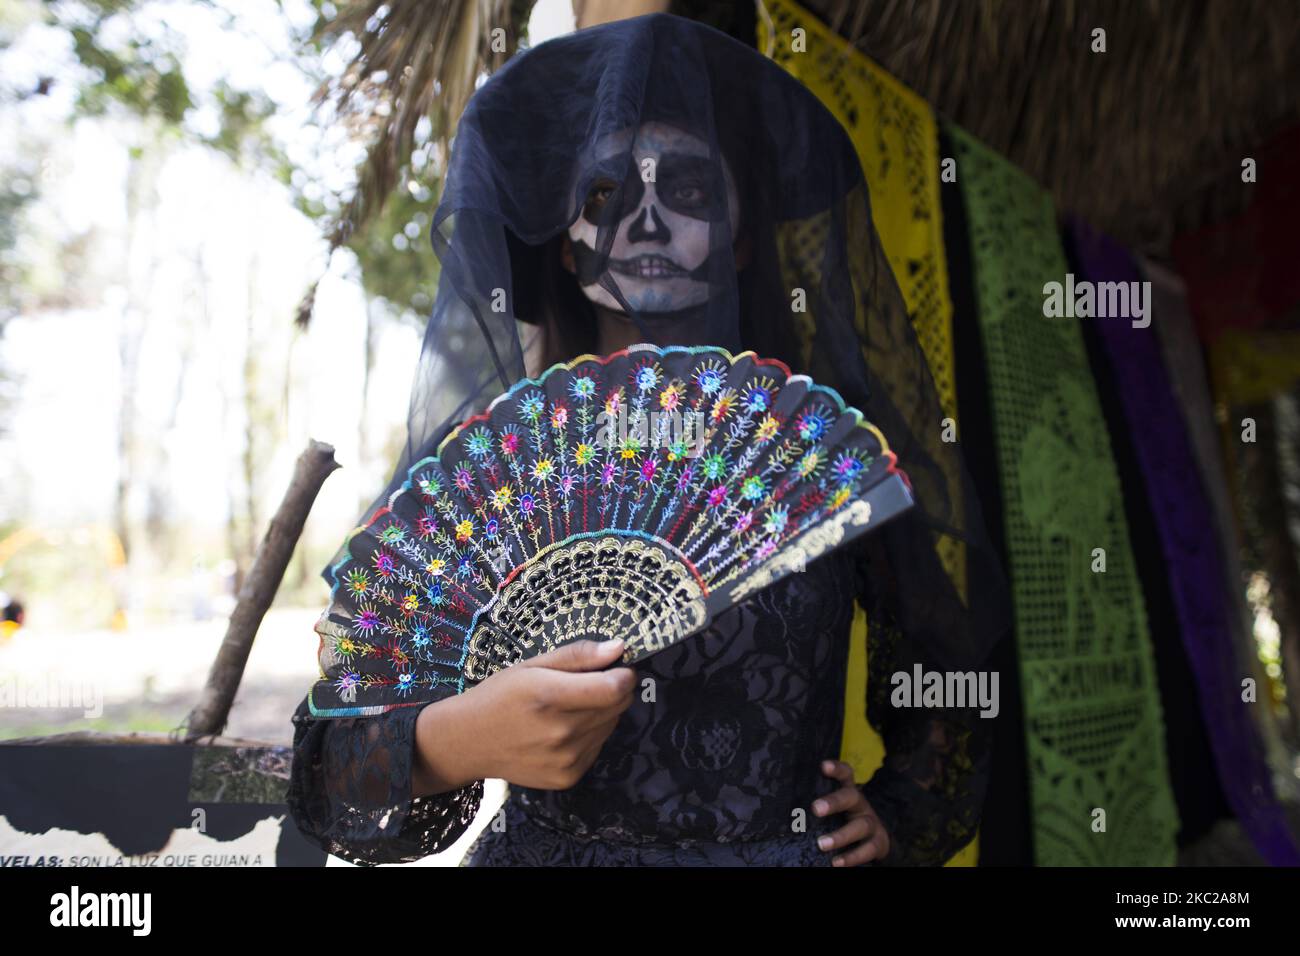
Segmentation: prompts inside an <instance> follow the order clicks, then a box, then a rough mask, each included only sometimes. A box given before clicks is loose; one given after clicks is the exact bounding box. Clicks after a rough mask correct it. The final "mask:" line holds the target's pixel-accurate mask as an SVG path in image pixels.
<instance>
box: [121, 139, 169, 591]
mask: <svg viewBox="0 0 1300 956" xmlns="http://www.w3.org/2000/svg"><path fill="white" fill-rule="evenodd" d="M160 126H161V124H160V123H159V122H158V121H157V120H154V119H151V118H146V119H145V120H144V121H143V122H142V124H141V132H140V136H139V140H138V141H137V142H138V145H137V147H136V148H135V149H134V150H132V151H131V153H130V158H129V159H128V165H127V174H126V242H125V243H124V253H123V255H124V259H125V261H124V262H123V263H122V271H121V275H122V276H124V283H125V290H124V291H125V293H126V295H125V300H124V302H123V307H122V329H121V333H122V334H121V337H120V338H119V340H118V361H119V363H120V366H121V402H120V405H119V408H118V428H117V462H118V468H117V483H116V487H115V488H114V493H113V518H112V524H113V531H114V532H115V533H116V534H117V537H118V540H119V541H120V542H121V544H122V551H123V554H124V555H125V560H126V562H127V564H128V566H129V565H130V564H131V561H132V558H133V556H134V555H135V549H134V544H135V539H134V534H133V531H132V528H131V516H130V497H131V489H132V486H133V484H134V481H135V477H136V451H137V448H136V401H137V395H138V392H139V374H140V348H141V345H142V343H143V341H144V335H145V331H146V329H147V328H148V320H149V302H148V295H149V292H150V290H151V289H152V287H153V276H154V271H155V268H156V263H157V258H156V256H154V254H153V251H152V249H151V248H150V243H151V242H152V236H153V232H152V230H149V229H143V228H141V220H142V219H143V218H144V216H145V215H146V213H147V212H148V211H150V210H151V209H153V208H154V207H155V205H156V193H155V191H154V185H155V181H156V179H157V174H158V168H159V166H160V165H161V161H162V155H161V151H162V146H161V141H160V137H159V135H158V134H159V130H160ZM141 251H143V253H144V254H147V256H148V263H149V265H148V267H147V269H146V270H145V274H144V275H140V274H139V273H138V271H137V270H136V268H135V261H136V259H137V257H138V256H139V255H140V254H141ZM128 601H129V598H128Z"/></svg>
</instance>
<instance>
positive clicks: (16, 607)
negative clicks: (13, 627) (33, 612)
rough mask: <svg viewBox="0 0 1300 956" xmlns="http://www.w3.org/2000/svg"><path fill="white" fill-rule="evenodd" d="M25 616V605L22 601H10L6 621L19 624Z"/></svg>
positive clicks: (6, 607) (5, 614) (6, 608)
mask: <svg viewBox="0 0 1300 956" xmlns="http://www.w3.org/2000/svg"><path fill="white" fill-rule="evenodd" d="M22 616H23V605H22V602H21V601H10V602H9V603H8V604H6V605H5V609H4V620H6V621H14V622H18V619H19V618H21V617H22Z"/></svg>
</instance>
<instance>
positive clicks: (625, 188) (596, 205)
mask: <svg viewBox="0 0 1300 956" xmlns="http://www.w3.org/2000/svg"><path fill="white" fill-rule="evenodd" d="M644 194H645V188H644V186H643V185H642V183H641V180H640V179H637V178H633V179H631V180H629V181H628V182H627V183H616V182H614V180H612V179H607V178H602V179H598V180H596V181H595V182H594V183H592V184H591V186H590V188H588V190H587V198H586V200H585V201H584V202H583V204H582V218H583V219H586V220H587V222H589V223H591V224H592V225H593V226H612V225H614V224H615V223H617V222H618V221H619V220H620V219H622V218H623V217H624V216H626V215H627V214H628V213H630V212H631V211H632V210H633V209H635V208H636V207H637V204H638V203H640V202H641V197H642V196H643V195H644Z"/></svg>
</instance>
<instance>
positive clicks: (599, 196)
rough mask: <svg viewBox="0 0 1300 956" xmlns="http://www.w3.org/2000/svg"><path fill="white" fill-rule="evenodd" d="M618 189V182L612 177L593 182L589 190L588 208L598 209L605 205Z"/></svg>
mask: <svg viewBox="0 0 1300 956" xmlns="http://www.w3.org/2000/svg"><path fill="white" fill-rule="evenodd" d="M617 190H618V184H617V183H615V182H614V181H613V180H612V179H601V180H597V181H596V182H594V183H592V185H591V189H589V190H587V206H588V208H591V209H598V208H599V207H601V206H603V205H604V204H605V203H606V202H607V201H608V200H609V197H610V196H612V195H614V193H615V192H616V191H617Z"/></svg>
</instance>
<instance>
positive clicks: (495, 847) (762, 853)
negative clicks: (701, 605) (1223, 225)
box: [289, 550, 991, 866]
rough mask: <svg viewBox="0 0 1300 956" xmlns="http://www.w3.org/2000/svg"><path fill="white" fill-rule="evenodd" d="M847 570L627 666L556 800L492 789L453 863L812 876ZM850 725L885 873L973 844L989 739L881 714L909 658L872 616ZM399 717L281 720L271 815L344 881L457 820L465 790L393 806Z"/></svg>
mask: <svg viewBox="0 0 1300 956" xmlns="http://www.w3.org/2000/svg"><path fill="white" fill-rule="evenodd" d="M865 567H866V565H864V563H863V562H862V561H861V560H853V559H852V558H851V557H850V556H849V555H848V554H847V553H846V552H845V551H843V550H841V551H837V552H832V553H831V554H829V555H826V556H825V557H823V558H821V559H819V560H818V561H816V562H814V563H813V564H810V565H809V566H808V569H807V570H806V571H805V572H803V573H800V574H793V575H790V576H789V577H787V578H785V579H784V580H782V581H780V582H778V583H776V584H775V585H772V586H770V587H768V588H767V589H765V590H763V591H760V592H759V593H757V594H755V595H754V596H753V597H752V598H750V599H749V600H747V601H745V602H744V603H742V604H740V605H738V606H737V607H735V608H732V609H731V610H730V611H728V612H727V613H725V614H724V615H721V616H720V617H719V618H718V619H717V620H716V621H715V623H714V624H713V626H712V627H711V628H710V629H709V630H708V631H706V632H704V633H702V634H700V635H697V636H695V637H694V638H692V639H690V640H688V641H685V642H683V643H681V644H678V645H676V646H674V647H672V648H669V649H668V650H665V651H663V652H661V653H659V654H656V655H654V656H653V657H650V658H648V659H647V660H645V661H642V662H641V663H639V664H637V665H635V669H636V671H637V673H638V688H639V693H638V695H637V698H636V700H635V701H634V703H633V704H632V706H631V707H629V708H628V710H627V711H626V712H625V713H624V714H623V716H622V718H621V719H620V721H619V723H618V725H617V727H616V728H615V730H614V732H613V733H612V734H611V736H610V737H609V739H608V740H607V741H606V743H605V746H604V748H603V749H602V751H601V753H600V756H599V757H598V758H597V760H596V761H595V763H594V764H593V765H592V766H591V768H590V769H589V771H588V772H587V774H586V775H585V776H584V777H583V778H582V780H581V781H579V783H578V784H577V785H576V786H574V787H572V788H570V789H568V790H536V789H529V788H522V787H515V786H512V787H510V792H509V796H508V798H507V802H506V805H505V807H504V808H503V813H504V818H503V819H504V824H505V825H504V826H500V825H499V824H500V822H501V821H500V820H498V821H497V824H498V825H496V826H488V827H487V828H486V829H485V830H484V831H483V832H482V834H481V835H480V836H479V838H478V839H477V841H476V842H475V844H474V845H473V846H472V847H471V849H470V851H469V853H468V854H467V855H466V858H465V861H464V865H470V866H482V865H486V866H507V865H520V864H542V865H586V866H599V865H641V866H660V865H669V866H671V865H705V866H708V865H787V866H817V865H820V866H828V865H830V860H831V857H832V856H833V855H834V854H835V853H840V852H844V851H843V850H836V851H831V852H826V851H823V850H821V849H819V848H818V847H817V842H816V841H817V837H818V835H820V834H821V833H823V832H828V831H830V830H832V829H835V828H837V827H839V826H842V825H843V823H844V822H845V821H844V818H843V817H842V815H835V816H832V817H830V818H829V819H823V818H819V817H817V816H816V815H815V814H813V813H812V810H811V804H812V802H813V800H814V799H815V798H816V797H818V796H821V795H824V794H826V793H828V792H830V791H831V790H833V789H835V787H836V786H838V784H837V783H836V782H835V781H833V780H831V779H830V778H828V777H826V776H825V775H824V774H823V773H822V772H821V769H820V762H821V761H822V760H823V759H826V758H831V759H838V757H839V753H840V743H841V735H842V732H843V719H844V712H843V709H844V684H845V676H846V674H845V671H846V665H847V657H848V647H849V636H850V628H851V626H852V623H853V615H854V599H855V597H856V598H858V599H859V600H860V601H861V602H862V603H863V606H864V607H868V608H871V607H872V605H871V603H870V601H871V598H870V593H869V590H870V589H869V587H868V586H867V581H866V577H867V575H866V574H865V573H864V571H863V570H861V569H863V568H865ZM872 621H873V624H872V627H871V628H870V629H869V631H868V639H869V644H868V658H869V669H870V674H869V677H868V688H869V689H868V697H869V698H870V699H869V701H868V702H867V707H868V716H869V719H870V720H871V723H872V725H873V726H875V727H876V728H878V729H879V730H880V732H881V734H882V737H883V738H884V741H885V747H886V759H885V764H884V766H883V767H881V768H880V770H879V771H877V772H876V774H875V775H874V776H873V777H872V778H871V779H870V780H869V781H867V782H866V783H865V784H862V788H863V791H864V793H865V795H866V797H867V799H868V800H869V801H870V802H871V805H872V806H873V808H874V809H875V810H876V812H877V813H878V814H879V815H880V817H881V819H882V820H883V821H884V823H885V826H886V828H887V829H888V831H889V833H890V835H891V840H892V848H891V851H890V853H889V855H888V857H887V858H886V859H885V860H883V861H880V862H882V863H883V864H885V865H909V864H910V865H916V864H931V865H938V864H942V863H943V862H945V861H946V860H947V859H948V858H949V857H950V856H951V855H952V854H953V853H955V852H956V851H957V850H959V849H961V848H962V847H963V846H965V845H966V844H967V843H968V842H969V841H970V840H971V838H972V837H973V836H974V835H975V830H976V827H977V825H978V822H979V814H980V809H981V805H982V803H983V799H984V792H985V786H986V783H987V777H988V752H989V746H988V744H989V738H990V733H989V730H988V727H987V725H988V724H990V723H991V721H989V720H983V719H980V718H979V717H978V715H977V714H976V713H975V712H973V711H970V710H966V711H961V712H958V711H940V710H935V709H929V710H919V709H900V708H893V707H891V706H890V704H889V691H890V689H891V688H890V683H889V675H890V674H892V673H894V672H896V671H899V670H904V671H908V672H909V673H910V672H911V669H912V667H913V665H914V664H915V663H918V662H919V663H921V664H922V665H923V666H925V667H926V668H927V669H932V666H933V665H929V664H927V662H926V660H925V659H924V657H921V656H918V650H919V649H918V648H916V647H914V645H915V644H916V643H917V642H913V641H908V640H906V639H904V638H901V637H900V635H899V634H898V632H897V630H896V629H895V628H891V627H890V626H889V625H888V623H887V622H880V621H877V615H875V614H874V613H873V616H872ZM418 711H419V708H416V707H409V708H399V709H397V710H394V711H391V712H389V713H387V714H384V715H383V716H380V717H366V718H353V719H333V720H323V719H313V718H312V717H311V716H310V714H309V713H308V711H307V706H306V701H305V700H304V701H303V703H302V704H301V705H300V706H299V707H298V710H297V712H296V713H295V714H294V717H293V721H294V725H295V732H294V764H293V774H292V779H291V783H290V789H289V807H290V810H291V812H292V815H293V817H294V819H295V820H296V822H297V824H298V826H299V827H300V828H301V830H302V832H303V833H304V835H306V836H307V837H308V839H310V840H312V841H313V842H314V843H316V844H318V845H319V846H321V847H322V848H323V849H325V850H326V851H327V852H329V853H332V854H334V855H336V856H339V857H342V858H344V859H347V860H350V861H352V862H354V863H362V864H375V863H396V862H407V861H412V860H417V859H419V858H421V857H424V856H427V855H429V854H432V853H436V852H438V851H439V850H442V849H445V848H447V847H448V846H450V845H451V844H452V843H453V842H455V841H456V840H457V838H459V837H460V836H461V835H462V834H463V833H464V832H465V831H466V829H467V828H468V827H469V826H470V824H471V823H472V822H473V819H474V816H475V814H476V812H477V811H478V808H479V803H480V801H481V798H482V796H483V782H482V781H477V782H475V783H473V784H471V785H469V786H466V787H464V788H462V789H460V790H455V791H452V792H448V793H443V794H438V795H434V796H425V797H415V798H412V797H411V796H410V792H411V766H412V759H413V747H414V737H415V719H416V715H417V713H418Z"/></svg>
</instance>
